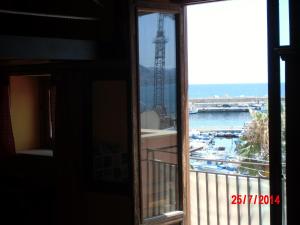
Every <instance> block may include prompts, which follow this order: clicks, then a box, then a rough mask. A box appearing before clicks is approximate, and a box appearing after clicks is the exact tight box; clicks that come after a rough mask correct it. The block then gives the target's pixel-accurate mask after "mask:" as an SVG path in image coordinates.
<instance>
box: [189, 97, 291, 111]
mask: <svg viewBox="0 0 300 225" xmlns="http://www.w3.org/2000/svg"><path fill="white" fill-rule="evenodd" d="M284 99H285V98H282V101H284ZM267 105H268V97H209V98H198V99H190V100H189V113H190V114H196V113H202V112H208V113H210V112H249V110H250V109H252V110H259V111H266V108H267Z"/></svg>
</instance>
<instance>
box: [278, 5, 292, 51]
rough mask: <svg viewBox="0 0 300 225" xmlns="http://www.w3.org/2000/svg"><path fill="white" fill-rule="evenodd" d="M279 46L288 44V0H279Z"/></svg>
mask: <svg viewBox="0 0 300 225" xmlns="http://www.w3.org/2000/svg"><path fill="white" fill-rule="evenodd" d="M279 32H280V34H279V40H280V46H283V45H289V44H290V21H289V0H279Z"/></svg>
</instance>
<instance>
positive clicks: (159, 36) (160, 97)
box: [153, 13, 167, 116]
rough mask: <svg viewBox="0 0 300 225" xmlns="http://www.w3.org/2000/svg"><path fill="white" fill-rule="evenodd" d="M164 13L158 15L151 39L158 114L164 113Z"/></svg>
mask: <svg viewBox="0 0 300 225" xmlns="http://www.w3.org/2000/svg"><path fill="white" fill-rule="evenodd" d="M164 18H165V15H164V14H162V13H160V14H159V16H158V24H157V33H156V37H155V39H154V41H153V43H154V44H155V61H154V105H153V108H154V110H155V111H156V112H157V113H158V114H159V115H160V116H163V115H166V107H165V96H164V83H165V48H166V43H167V39H166V37H165V31H164Z"/></svg>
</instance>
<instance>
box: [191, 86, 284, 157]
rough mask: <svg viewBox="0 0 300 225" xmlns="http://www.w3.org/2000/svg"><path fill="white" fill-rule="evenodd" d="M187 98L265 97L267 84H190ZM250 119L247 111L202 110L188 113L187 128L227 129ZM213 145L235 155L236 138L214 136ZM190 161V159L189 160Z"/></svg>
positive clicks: (227, 153)
mask: <svg viewBox="0 0 300 225" xmlns="http://www.w3.org/2000/svg"><path fill="white" fill-rule="evenodd" d="M284 86H285V85H284V84H281V96H285V89H284ZM188 95H189V99H197V98H208V97H215V98H218V97H267V96H268V84H267V83H264V84H262V83H260V84H190V85H189V89H188ZM250 121H251V116H250V113H249V112H202V113H197V114H190V115H189V129H190V132H191V133H192V132H194V131H195V130H198V129H208V130H209V129H219V130H222V129H228V128H232V129H233V128H242V127H243V126H244V125H245V124H246V123H249V122H250ZM214 140H215V144H214V147H221V146H222V147H225V151H224V153H226V155H227V156H229V155H231V156H234V155H236V141H237V139H236V138H235V139H228V138H215V139H214ZM191 163H192V161H191Z"/></svg>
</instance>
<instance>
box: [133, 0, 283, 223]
mask: <svg viewBox="0 0 300 225" xmlns="http://www.w3.org/2000/svg"><path fill="white" fill-rule="evenodd" d="M154 2H155V3H154ZM179 2H181V3H182V2H184V4H186V5H187V4H194V3H204V2H211V1H200V0H199V1H197V0H196V1H179ZM273 6H274V5H272V4H271V1H268V0H267V7H268V60H269V64H268V67H269V68H268V70H269V71H268V72H269V78H268V79H269V80H268V81H269V84H268V87H269V112H270V114H269V125H270V127H269V137H270V138H269V140H270V145H269V147H270V149H272V150H270V152H271V155H270V174H271V175H270V183H271V185H270V194H275V195H276V194H280V193H281V188H282V187H281V183H282V182H281V177H280V175H281V169H278V167H277V166H275V165H277V163H278V162H280V161H281V160H280V158H281V148H280V147H281V141H280V136H281V135H280V133H281V131H280V107H279V106H280V79H277V78H278V77H276V76H277V73H278V72H279V71H277V69H278V68H277V66H276V62H274V58H275V57H274V54H275V53H274V49H275V48H276V47H278V43H277V41H276V39H277V38H274V39H271V37H276V35H277V33H276V29H275V26H277V25H278V24H276V22H274V21H275V20H276V19H277V17H276V16H277V15H276V13H275V12H274V10H275V9H276V6H275V7H273ZM271 7H272V8H271ZM183 9H184V6H182V5H176V4H173V3H172V4H167V3H157V2H156V1H150V0H149V1H143V3H137V12H136V11H135V13H136V18H135V19H136V21H135V22H136V23H134V22H133V23H132V26H134V25H135V28H134V29H133V31H134V32H133V34H137V40H133V42H132V44H133V46H135V47H136V52H137V56H136V55H135V53H132V54H133V62H137V63H136V64H135V65H134V69H133V78H134V79H133V92H132V98H133V103H134V104H133V106H134V107H135V108H134V113H133V115H138V118H137V120H138V121H137V123H138V124H137V125H134V128H136V131H135V132H136V133H135V134H136V135H137V136H138V141H136V140H135V138H133V139H134V142H135V143H138V144H137V146H138V148H136V149H135V160H136V161H135V168H137V170H135V171H136V174H138V178H135V184H136V187H138V188H137V189H135V190H139V191H136V193H135V197H136V201H135V203H136V205H137V207H136V209H137V210H136V212H138V214H137V215H139V216H138V217H136V220H138V221H140V223H141V224H147V222H153V220H154V221H155V223H157V224H163V223H164V222H165V221H164V219H165V218H167V217H168V215H170V214H171V213H173V212H182V211H184V212H185V213H186V214H185V215H186V217H185V218H184V221H185V222H186V223H187V224H189V222H188V220H189V210H188V206H187V205H188V204H189V195H186V196H185V194H187V193H188V188H189V187H188V185H189V184H188V182H187V180H188V179H187V177H185V172H187V171H188V170H189V166H188V164H187V162H188V159H187V158H185V157H186V156H187V154H188V146H187V145H186V144H185V143H186V141H187V137H188V134H187V130H186V128H187V124H188V121H187V120H188V119H187V116H186V113H185V110H186V108H185V106H187V93H186V89H187V82H186V80H185V79H186V76H187V74H186V73H185V70H184V66H185V62H186V61H187V59H186V57H185V54H186V50H185V47H186V46H185V45H184V44H183V43H184V42H185V39H186V36H187V34H186V33H185V31H184V28H185V26H186V24H185V20H184V19H183V18H184V10H183ZM135 13H133V15H135ZM170 15H175V22H174V29H175V31H171V30H168V31H167V29H169V25H170V23H172V22H171V17H172V16H170ZM162 18H164V19H162ZM132 21H134V20H132ZM161 21H164V22H163V23H162V22H161ZM161 27H163V29H160V28H161ZM163 30H164V31H165V32H162V31H163ZM135 31H136V32H135ZM151 33H152V34H151ZM179 34H181V35H179ZM172 35H174V40H175V42H176V45H175V50H176V54H175V56H176V57H174V58H173V59H174V60H175V61H176V67H175V68H174V69H176V85H175V90H173V91H174V92H175V93H176V94H175V95H176V96H174V94H171V91H172V89H170V88H166V86H167V85H168V83H167V82H171V81H170V80H168V81H167V82H166V80H164V79H161V74H164V78H165V79H169V78H170V77H171V76H168V75H170V74H172V73H171V72H170V71H168V69H170V68H169V67H168V65H169V64H168V63H169V62H170V59H172V58H168V57H169V56H170V55H171V54H170V53H171V50H170V49H168V47H169V46H170V43H172V39H173V37H172ZM133 37H134V36H133ZM145 40H148V42H147V43H146V42H144V41H145ZM134 41H136V42H134ZM162 43H163V44H162ZM159 46H164V47H159ZM173 51H174V48H173ZM168 54H169V55H168ZM168 60H169V61H168ZM278 65H279V64H278ZM159 68H160V69H159ZM161 68H164V69H161ZM161 71H164V72H163V73H161ZM278 81H279V83H277V82H278ZM161 87H164V88H161ZM166 90H168V93H165V91H166ZM136 94H137V95H136ZM170 96H174V98H175V99H176V100H177V101H175V102H173V104H174V103H175V106H174V107H175V108H176V113H172V112H171V111H170V110H169V107H170V106H171V105H172V100H171V99H170V98H169V97H170ZM168 104H169V105H168ZM176 104H177V105H176ZM135 113H136V114H135ZM134 119H136V118H134V117H133V120H134ZM171 121H172V122H171ZM166 136H169V137H168V141H167V142H166V140H165V139H164V137H166ZM171 136H173V138H174V139H171ZM135 137H136V136H135ZM158 137H159V138H161V139H162V140H159V141H157V143H158V144H155V141H156V140H155V139H156V138H158ZM175 137H176V138H175ZM278 137H279V139H278ZM150 138H151V139H150ZM173 153H174V154H173ZM171 154H173V156H171ZM172 157H173V159H174V161H173V160H171V161H170V159H172ZM137 159H138V160H137ZM174 162H175V163H174ZM173 163H174V164H175V165H173ZM176 163H177V164H176ZM169 164H172V166H174V168H177V169H174V171H176V170H177V173H178V175H177V174H176V173H175V179H177V180H176V182H173V180H172V179H169V180H168V179H165V177H167V178H168V175H170V174H171V177H172V176H173V175H172V172H171V171H172V169H170V168H172V166H170V167H169ZM137 165H139V166H137ZM276 167H277V168H276ZM170 185H171V189H170ZM168 190H171V191H169V192H168ZM172 190H176V191H178V192H177V193H178V195H177V196H176V195H175V196H172V194H171V193H172ZM137 192H139V193H137ZM183 196H184V197H183ZM173 199H174V200H175V204H172V203H173V202H172V201H170V200H173ZM184 201H186V202H184ZM170 202H171V204H170ZM186 203H188V204H186ZM270 213H271V223H274V224H276V223H278V224H280V223H281V222H282V221H281V215H282V214H281V205H280V206H278V207H277V208H276V207H275V206H271V207H270ZM279 214H280V215H279ZM159 219H162V220H163V221H164V222H162V221H160V220H159ZM168 223H170V224H177V223H178V220H176V219H175V217H174V220H170V222H168Z"/></svg>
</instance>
